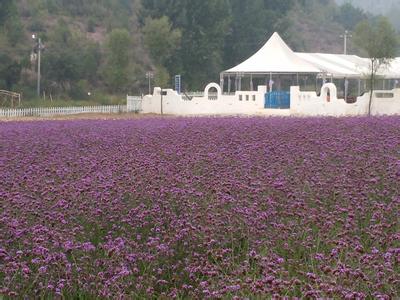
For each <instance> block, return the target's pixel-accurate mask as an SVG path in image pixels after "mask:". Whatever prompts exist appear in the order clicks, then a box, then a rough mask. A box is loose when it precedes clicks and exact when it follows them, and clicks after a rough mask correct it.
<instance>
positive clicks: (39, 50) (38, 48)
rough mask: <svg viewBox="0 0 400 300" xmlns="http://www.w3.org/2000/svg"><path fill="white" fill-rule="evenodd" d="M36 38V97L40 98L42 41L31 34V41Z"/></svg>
mask: <svg viewBox="0 0 400 300" xmlns="http://www.w3.org/2000/svg"><path fill="white" fill-rule="evenodd" d="M36 38H37V39H38V43H37V52H38V66H37V95H38V97H40V79H41V78H40V77H41V73H40V67H41V66H40V64H41V59H42V57H41V56H42V55H41V54H42V49H43V48H42V47H43V45H42V39H41V38H40V37H36V35H34V34H32V39H34V40H36Z"/></svg>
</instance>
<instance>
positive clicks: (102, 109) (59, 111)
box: [0, 105, 132, 118]
mask: <svg viewBox="0 0 400 300" xmlns="http://www.w3.org/2000/svg"><path fill="white" fill-rule="evenodd" d="M128 111H132V110H129V109H128V106H127V105H101V106H100V105H99V106H71V107H31V108H16V109H12V108H11V109H0V117H6V118H12V117H29V116H39V117H49V116H55V115H75V114H86V113H100V114H116V113H124V112H128Z"/></svg>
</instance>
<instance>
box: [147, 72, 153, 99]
mask: <svg viewBox="0 0 400 300" xmlns="http://www.w3.org/2000/svg"><path fill="white" fill-rule="evenodd" d="M146 78H147V79H148V80H149V95H151V79H152V78H154V73H153V72H147V73H146Z"/></svg>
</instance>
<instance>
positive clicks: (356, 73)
mask: <svg viewBox="0 0 400 300" xmlns="http://www.w3.org/2000/svg"><path fill="white" fill-rule="evenodd" d="M369 66H370V60H369V59H368V58H362V57H359V56H357V55H344V54H326V53H299V52H293V51H292V50H291V49H290V48H289V47H288V45H287V44H286V43H285V42H284V41H283V40H282V38H281V37H280V36H279V34H278V33H276V32H275V33H274V34H273V35H272V36H271V38H270V39H269V40H268V42H267V43H266V44H265V45H264V46H263V47H262V48H261V49H260V50H258V51H257V52H256V53H255V54H254V55H253V56H251V57H250V58H248V59H247V60H245V61H244V62H242V63H241V64H239V65H237V66H236V67H234V68H231V69H229V70H226V71H224V72H223V74H232V73H233V74H238V73H244V74H246V73H247V74H269V73H292V74H296V73H317V74H326V75H327V76H332V77H334V78H363V77H366V76H368V74H369V73H370V67H369ZM378 75H379V76H383V77H385V78H400V58H396V59H394V60H393V61H392V62H391V64H390V65H389V66H387V67H382V68H381V69H380V70H379V72H378Z"/></svg>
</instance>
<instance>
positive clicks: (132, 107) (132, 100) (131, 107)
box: [126, 96, 143, 112]
mask: <svg viewBox="0 0 400 300" xmlns="http://www.w3.org/2000/svg"><path fill="white" fill-rule="evenodd" d="M142 100H143V99H142V97H140V96H127V97H126V106H127V110H128V111H129V112H139V111H141V110H142Z"/></svg>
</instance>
